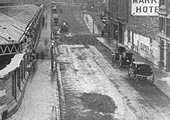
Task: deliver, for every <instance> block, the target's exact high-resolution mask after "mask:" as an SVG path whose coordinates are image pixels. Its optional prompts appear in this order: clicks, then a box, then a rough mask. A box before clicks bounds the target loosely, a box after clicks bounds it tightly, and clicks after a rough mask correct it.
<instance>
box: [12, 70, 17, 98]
mask: <svg viewBox="0 0 170 120" xmlns="http://www.w3.org/2000/svg"><path fill="white" fill-rule="evenodd" d="M12 96H13V97H14V99H17V90H16V71H15V72H14V74H13V75H12Z"/></svg>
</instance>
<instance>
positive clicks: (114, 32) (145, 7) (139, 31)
mask: <svg viewBox="0 0 170 120" xmlns="http://www.w3.org/2000/svg"><path fill="white" fill-rule="evenodd" d="M141 2H142V3H141ZM145 2H146V3H145ZM158 6H159V0H154V2H153V1H152V0H147V1H140V0H109V22H110V34H111V37H112V38H113V39H114V40H116V41H117V43H121V44H124V45H125V46H127V47H128V48H130V49H131V50H133V51H135V52H137V53H139V54H140V55H141V56H143V57H144V58H146V59H147V60H149V61H152V62H153V63H154V64H155V65H159V57H160V55H159V46H158V45H159V39H158V37H157V33H158V31H159V22H158V18H159V17H158V13H157V12H158Z"/></svg>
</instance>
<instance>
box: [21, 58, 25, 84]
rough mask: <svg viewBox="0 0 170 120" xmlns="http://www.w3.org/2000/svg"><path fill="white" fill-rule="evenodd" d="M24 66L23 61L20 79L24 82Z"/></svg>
mask: <svg viewBox="0 0 170 120" xmlns="http://www.w3.org/2000/svg"><path fill="white" fill-rule="evenodd" d="M23 67H24V65H23V61H21V64H20V79H21V81H22V82H23V79H24V68H23Z"/></svg>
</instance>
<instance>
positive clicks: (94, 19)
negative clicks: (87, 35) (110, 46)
mask: <svg viewBox="0 0 170 120" xmlns="http://www.w3.org/2000/svg"><path fill="white" fill-rule="evenodd" d="M94 22H95V19H94V18H93V33H94Z"/></svg>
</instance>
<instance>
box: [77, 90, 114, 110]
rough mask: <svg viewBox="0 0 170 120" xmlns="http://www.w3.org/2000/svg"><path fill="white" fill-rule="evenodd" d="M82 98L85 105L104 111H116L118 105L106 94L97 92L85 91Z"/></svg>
mask: <svg viewBox="0 0 170 120" xmlns="http://www.w3.org/2000/svg"><path fill="white" fill-rule="evenodd" d="M80 99H81V100H82V101H83V102H84V107H85V108H88V109H91V110H94V111H97V112H102V113H115V110H116V108H117V107H116V105H115V103H114V101H113V100H112V99H111V98H110V97H108V96H106V95H101V94H96V93H84V94H83V95H82V96H81V97H80Z"/></svg>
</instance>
